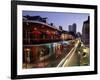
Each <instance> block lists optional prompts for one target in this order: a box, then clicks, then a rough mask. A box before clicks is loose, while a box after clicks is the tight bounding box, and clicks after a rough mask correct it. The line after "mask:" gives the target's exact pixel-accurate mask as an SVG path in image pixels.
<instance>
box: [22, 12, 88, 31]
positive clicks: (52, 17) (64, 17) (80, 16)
mask: <svg viewBox="0 0 100 80" xmlns="http://www.w3.org/2000/svg"><path fill="white" fill-rule="evenodd" d="M26 15H29V16H41V17H42V18H44V17H47V18H48V19H47V22H48V24H50V23H53V24H54V26H55V27H57V28H59V26H62V28H63V30H67V31H68V26H69V25H72V24H73V23H76V26H77V28H76V32H80V33H82V27H83V22H84V21H86V20H87V19H88V16H89V14H88V13H67V12H44V11H23V13H22V16H26Z"/></svg>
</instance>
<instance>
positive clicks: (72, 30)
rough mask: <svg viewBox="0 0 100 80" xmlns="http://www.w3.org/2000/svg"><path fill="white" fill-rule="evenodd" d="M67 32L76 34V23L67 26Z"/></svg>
mask: <svg viewBox="0 0 100 80" xmlns="http://www.w3.org/2000/svg"><path fill="white" fill-rule="evenodd" d="M69 32H73V33H74V34H76V23H73V24H72V25H69Z"/></svg>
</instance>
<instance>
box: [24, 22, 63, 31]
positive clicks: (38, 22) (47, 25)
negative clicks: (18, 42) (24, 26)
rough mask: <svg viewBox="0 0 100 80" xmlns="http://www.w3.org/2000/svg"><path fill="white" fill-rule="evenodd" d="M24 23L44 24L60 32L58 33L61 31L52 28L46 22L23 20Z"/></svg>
mask: <svg viewBox="0 0 100 80" xmlns="http://www.w3.org/2000/svg"><path fill="white" fill-rule="evenodd" d="M23 22H29V23H38V24H42V25H45V26H48V27H50V28H53V29H56V30H58V31H61V30H59V29H57V28H56V27H54V26H50V25H49V24H47V23H44V22H40V21H34V20H23Z"/></svg>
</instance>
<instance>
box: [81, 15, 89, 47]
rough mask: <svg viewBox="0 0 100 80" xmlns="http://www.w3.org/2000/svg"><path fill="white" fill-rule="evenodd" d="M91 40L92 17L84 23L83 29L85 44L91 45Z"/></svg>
mask: <svg viewBox="0 0 100 80" xmlns="http://www.w3.org/2000/svg"><path fill="white" fill-rule="evenodd" d="M89 38H90V17H88V20H86V21H84V22H83V28H82V41H83V43H84V44H86V45H88V44H89V40H90V39H89Z"/></svg>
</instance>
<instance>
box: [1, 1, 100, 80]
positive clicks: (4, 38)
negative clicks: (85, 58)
mask: <svg viewBox="0 0 100 80" xmlns="http://www.w3.org/2000/svg"><path fill="white" fill-rule="evenodd" d="M33 1H45V2H59V3H76V4H77V3H78V4H92V5H95V4H97V5H98V7H99V11H98V14H100V5H99V3H100V0H33ZM98 17H99V19H98V21H100V15H99V16H98ZM10 18H11V14H10V0H0V80H10V65H11V63H10V59H11V57H10V56H11V53H10V41H11V40H10V38H11V36H10V32H11V25H10V23H11V22H10V21H11V20H10ZM98 26H100V23H98ZM99 30H100V27H98V31H99ZM98 34H100V31H99V32H98ZM98 41H100V37H98ZM98 44H100V42H98ZM98 48H100V45H99V47H98ZM98 51H99V52H98V56H99V57H98V61H100V54H99V53H100V50H99V49H98ZM98 67H100V62H98ZM27 80H29V79H27ZM32 80H100V68H99V74H98V75H84V76H66V77H55V78H38V79H32Z"/></svg>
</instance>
